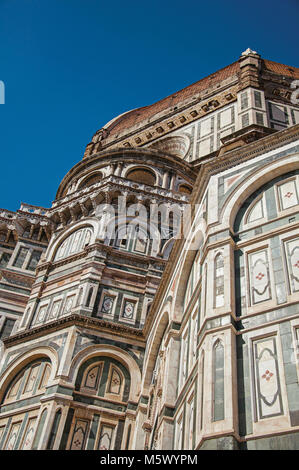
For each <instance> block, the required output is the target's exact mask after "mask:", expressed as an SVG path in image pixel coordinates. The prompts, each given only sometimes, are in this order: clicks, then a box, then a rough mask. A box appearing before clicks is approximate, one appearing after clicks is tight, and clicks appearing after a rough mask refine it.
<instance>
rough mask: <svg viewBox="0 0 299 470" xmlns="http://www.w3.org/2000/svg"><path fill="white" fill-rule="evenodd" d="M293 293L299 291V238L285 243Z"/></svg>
mask: <svg viewBox="0 0 299 470" xmlns="http://www.w3.org/2000/svg"><path fill="white" fill-rule="evenodd" d="M285 249H286V258H287V264H288V275H289V281H290V287H291V292H292V293H294V292H298V291H299V238H295V239H293V240H289V241H288V242H286V243H285Z"/></svg>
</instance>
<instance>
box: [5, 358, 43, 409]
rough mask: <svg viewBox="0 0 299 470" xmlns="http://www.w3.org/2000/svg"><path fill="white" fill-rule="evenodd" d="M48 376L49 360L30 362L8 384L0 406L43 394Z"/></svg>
mask: <svg viewBox="0 0 299 470" xmlns="http://www.w3.org/2000/svg"><path fill="white" fill-rule="evenodd" d="M50 374H51V364H50V360H49V359H46V358H41V359H37V360H35V361H33V362H31V363H30V364H28V365H27V366H26V367H24V368H23V369H22V370H21V371H20V372H19V373H18V374H17V375H16V376H15V377H14V378H13V380H12V381H11V382H10V384H9V386H8V387H7V390H6V392H5V394H4V398H3V401H2V403H1V405H6V404H8V403H12V402H15V401H18V400H23V399H26V398H28V397H31V396H35V395H39V394H42V393H44V392H45V390H46V387H47V384H48V381H49V378H50Z"/></svg>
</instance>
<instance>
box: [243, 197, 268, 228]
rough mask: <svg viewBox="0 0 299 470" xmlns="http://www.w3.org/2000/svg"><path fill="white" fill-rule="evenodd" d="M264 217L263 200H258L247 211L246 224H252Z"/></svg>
mask: <svg viewBox="0 0 299 470" xmlns="http://www.w3.org/2000/svg"><path fill="white" fill-rule="evenodd" d="M263 217H264V208H263V199H262V198H260V199H259V200H258V201H257V202H256V203H255V204H254V205H253V206H252V207H251V208H250V210H249V213H248V215H247V220H246V222H247V223H249V222H254V221H256V220H259V219H262V218H263Z"/></svg>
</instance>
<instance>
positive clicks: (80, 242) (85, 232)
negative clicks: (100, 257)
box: [54, 227, 93, 261]
mask: <svg viewBox="0 0 299 470" xmlns="http://www.w3.org/2000/svg"><path fill="white" fill-rule="evenodd" d="M92 233H93V232H92V229H91V228H90V227H84V228H82V229H79V230H76V231H75V232H72V233H71V234H70V235H69V236H68V237H67V238H65V239H64V240H63V241H62V243H61V244H60V246H59V248H58V250H57V251H56V255H55V258H54V259H55V261H58V260H60V259H63V258H66V257H68V256H70V255H73V254H75V253H78V252H79V251H82V250H83V249H84V248H85V247H86V246H87V245H89V243H90V240H91V236H92Z"/></svg>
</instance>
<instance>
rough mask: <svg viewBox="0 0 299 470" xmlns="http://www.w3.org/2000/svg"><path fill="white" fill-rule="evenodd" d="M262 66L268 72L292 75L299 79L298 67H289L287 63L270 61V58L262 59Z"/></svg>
mask: <svg viewBox="0 0 299 470" xmlns="http://www.w3.org/2000/svg"><path fill="white" fill-rule="evenodd" d="M263 64H264V67H265V68H266V70H268V71H269V72H274V73H277V74H279V75H285V76H287V77H294V78H296V79H297V78H298V79H299V68H298V67H291V66H289V65H284V64H279V63H278V62H272V60H266V59H264V60H263Z"/></svg>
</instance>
